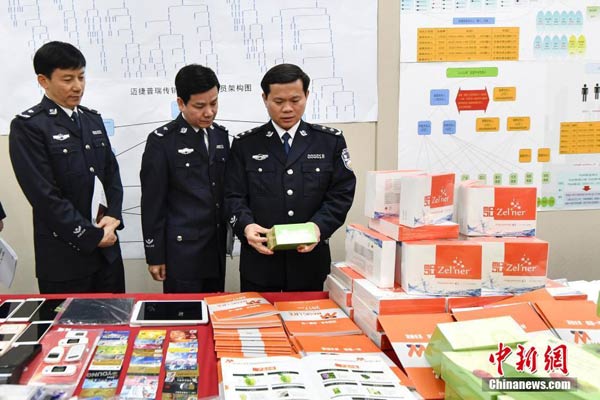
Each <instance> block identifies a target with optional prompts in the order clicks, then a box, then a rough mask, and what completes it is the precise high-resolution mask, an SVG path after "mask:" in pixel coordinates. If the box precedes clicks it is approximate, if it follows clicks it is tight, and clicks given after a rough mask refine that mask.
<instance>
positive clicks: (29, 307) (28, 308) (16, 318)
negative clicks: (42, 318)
mask: <svg viewBox="0 0 600 400" xmlns="http://www.w3.org/2000/svg"><path fill="white" fill-rule="evenodd" d="M44 300H45V299H27V300H25V301H24V302H23V304H21V306H20V307H19V308H17V309H16V310H15V312H13V313H12V315H11V316H10V317H9V318H8V319H7V321H8V322H27V321H29V319H30V318H31V316H32V315H33V314H34V313H35V312H36V311H37V309H38V308H40V306H41V305H42V303H43V302H44Z"/></svg>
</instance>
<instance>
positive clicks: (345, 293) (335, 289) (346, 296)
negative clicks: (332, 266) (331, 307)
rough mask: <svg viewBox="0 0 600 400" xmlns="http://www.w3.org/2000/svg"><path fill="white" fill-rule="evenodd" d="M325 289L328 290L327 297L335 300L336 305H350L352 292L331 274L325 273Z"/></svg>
mask: <svg viewBox="0 0 600 400" xmlns="http://www.w3.org/2000/svg"><path fill="white" fill-rule="evenodd" d="M325 290H327V291H328V292H329V298H330V299H331V300H333V301H335V302H336V303H337V305H338V306H340V307H351V306H352V292H351V291H350V290H348V289H346V288H345V287H343V286H342V285H341V284H340V283H339V282H338V281H337V279H335V278H334V277H333V276H331V275H327V279H325Z"/></svg>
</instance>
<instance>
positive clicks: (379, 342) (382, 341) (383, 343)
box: [354, 315, 392, 350]
mask: <svg viewBox="0 0 600 400" xmlns="http://www.w3.org/2000/svg"><path fill="white" fill-rule="evenodd" d="M354 322H355V323H356V325H358V327H359V328H360V329H361V330H362V333H364V334H365V335H367V337H368V338H369V339H371V341H372V342H373V343H375V346H377V347H379V348H380V349H381V350H389V349H391V348H392V345H391V343H390V341H389V340H388V338H387V335H386V334H385V333H384V332H381V331H378V330H375V329H371V324H370V323H369V322H368V321H366V320H365V318H364V317H363V316H362V315H360V316H358V315H355V316H354Z"/></svg>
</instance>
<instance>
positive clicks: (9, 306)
mask: <svg viewBox="0 0 600 400" xmlns="http://www.w3.org/2000/svg"><path fill="white" fill-rule="evenodd" d="M21 304H23V300H6V301H5V302H4V303H2V305H0V322H4V321H6V320H7V319H8V318H9V317H10V316H11V315H12V313H14V312H15V310H16V309H17V308H19V306H20V305H21Z"/></svg>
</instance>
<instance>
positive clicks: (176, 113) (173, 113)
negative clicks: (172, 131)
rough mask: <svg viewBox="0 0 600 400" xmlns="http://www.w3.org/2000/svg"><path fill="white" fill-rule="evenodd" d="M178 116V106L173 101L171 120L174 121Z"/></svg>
mask: <svg viewBox="0 0 600 400" xmlns="http://www.w3.org/2000/svg"><path fill="white" fill-rule="evenodd" d="M178 115H179V106H178V105H177V102H176V101H174V102H172V103H171V118H173V119H175V118H177V116H178Z"/></svg>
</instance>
